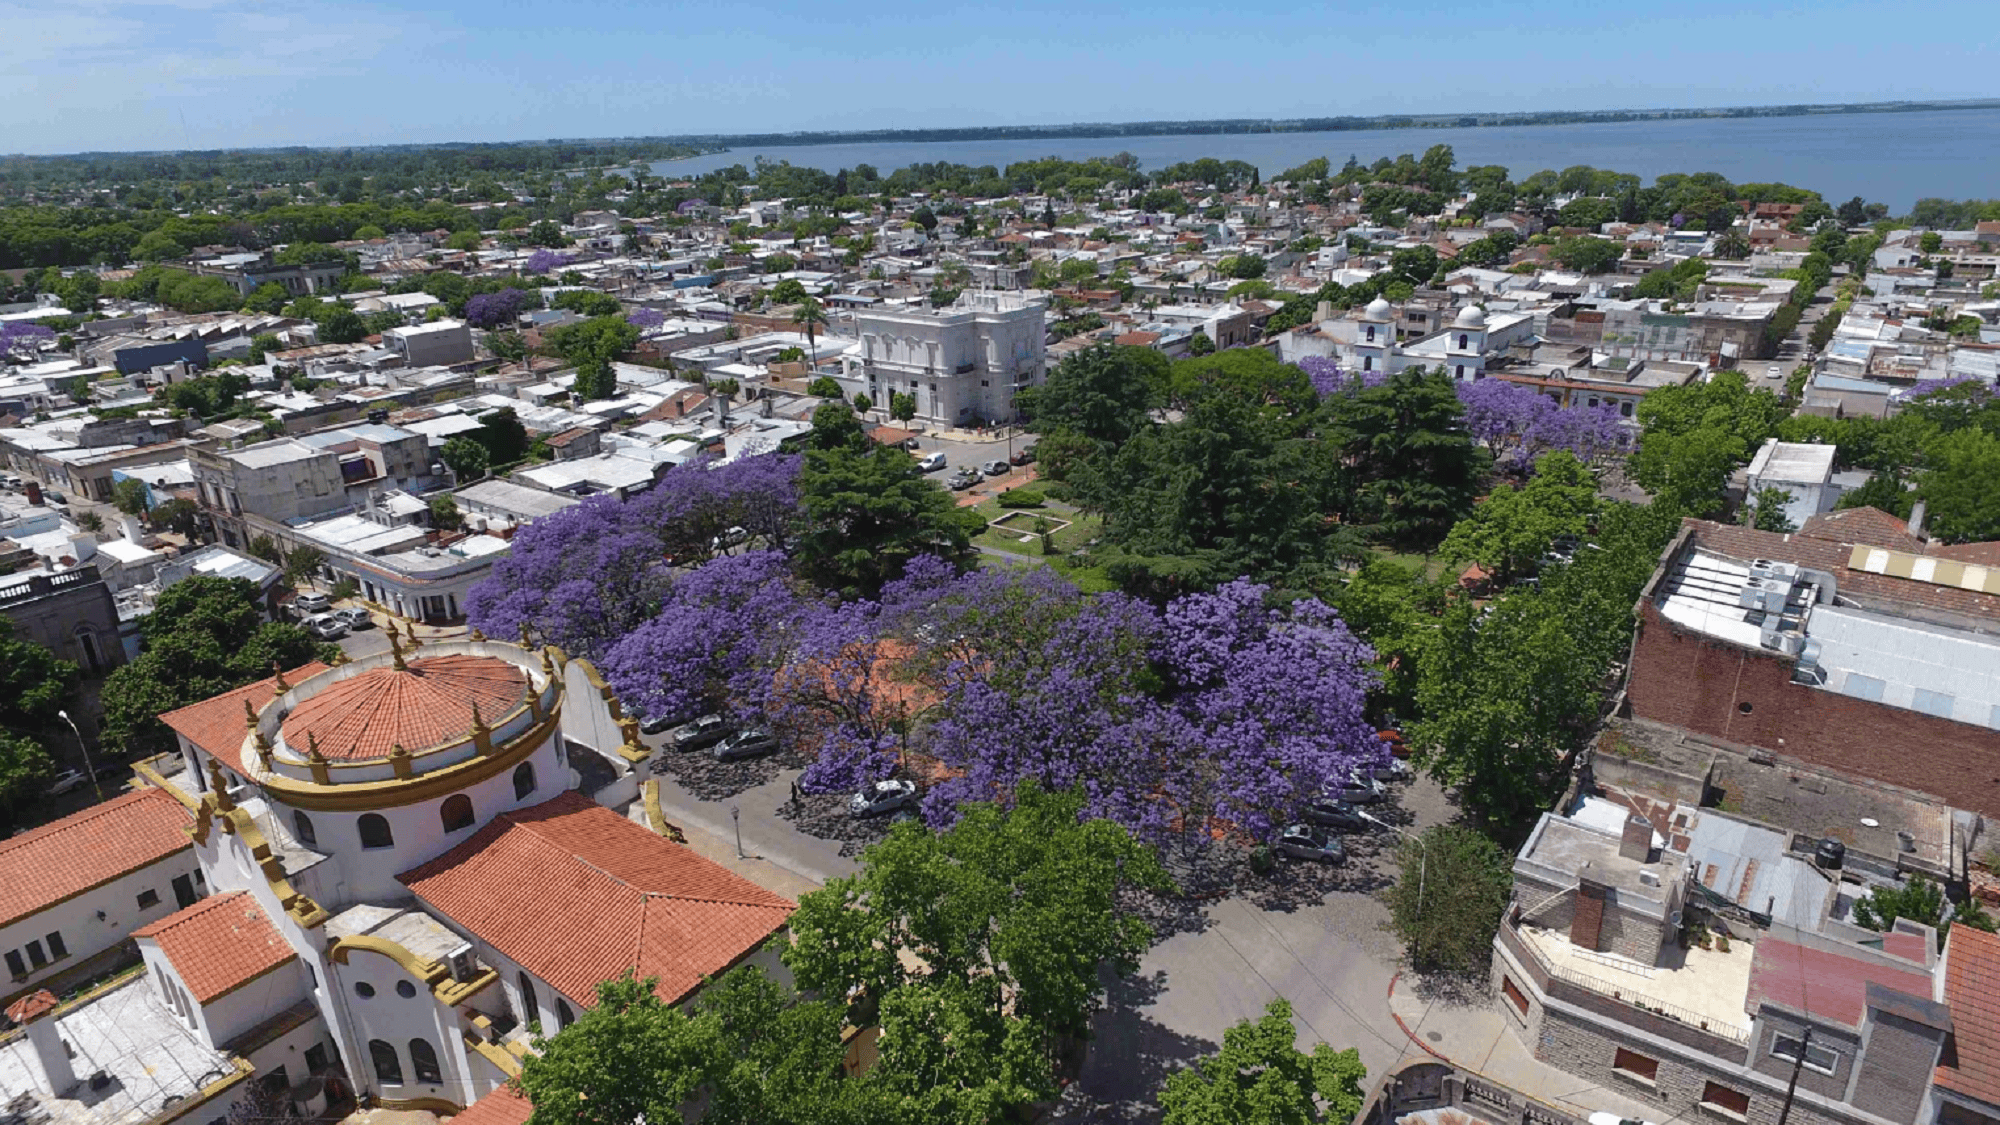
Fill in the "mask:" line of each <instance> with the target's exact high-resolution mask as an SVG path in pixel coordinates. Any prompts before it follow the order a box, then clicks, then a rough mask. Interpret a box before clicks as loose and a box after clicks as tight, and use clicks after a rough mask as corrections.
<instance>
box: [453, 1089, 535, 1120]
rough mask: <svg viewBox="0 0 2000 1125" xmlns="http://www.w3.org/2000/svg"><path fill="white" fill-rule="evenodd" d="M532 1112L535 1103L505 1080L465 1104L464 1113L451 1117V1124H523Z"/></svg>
mask: <svg viewBox="0 0 2000 1125" xmlns="http://www.w3.org/2000/svg"><path fill="white" fill-rule="evenodd" d="M534 1112H535V1103H533V1102H531V1101H529V1100H528V1099H527V1098H525V1097H523V1096H522V1095H521V1092H520V1091H519V1090H517V1089H515V1088H514V1084H513V1083H512V1082H506V1083H502V1084H501V1085H499V1086H495V1087H494V1088H493V1092H492V1093H490V1094H488V1095H486V1096H485V1097H483V1098H481V1099H479V1100H478V1101H476V1102H473V1103H472V1104H471V1105H469V1106H466V1107H465V1112H464V1113H461V1114H459V1115H458V1116H457V1117H454V1118H452V1119H451V1125H525V1122H526V1121H527V1120H528V1117H529V1115H531V1114H533V1113H534Z"/></svg>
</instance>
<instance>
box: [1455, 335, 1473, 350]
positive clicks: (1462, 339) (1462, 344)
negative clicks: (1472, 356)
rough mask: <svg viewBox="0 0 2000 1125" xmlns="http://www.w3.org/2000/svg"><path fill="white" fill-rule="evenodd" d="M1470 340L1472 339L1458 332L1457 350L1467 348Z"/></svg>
mask: <svg viewBox="0 0 2000 1125" xmlns="http://www.w3.org/2000/svg"><path fill="white" fill-rule="evenodd" d="M1471 339H1472V337H1470V336H1468V335H1466V334H1465V333H1463V332H1460V333H1459V334H1458V350H1459V351H1464V350H1465V349H1466V348H1467V347H1468V346H1469V342H1470V341H1471Z"/></svg>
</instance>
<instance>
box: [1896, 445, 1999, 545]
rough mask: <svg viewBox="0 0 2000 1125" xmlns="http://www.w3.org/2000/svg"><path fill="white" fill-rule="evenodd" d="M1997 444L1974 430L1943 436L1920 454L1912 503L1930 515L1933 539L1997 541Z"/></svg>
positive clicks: (1959, 541)
mask: <svg viewBox="0 0 2000 1125" xmlns="http://www.w3.org/2000/svg"><path fill="white" fill-rule="evenodd" d="M1995 481H2000V438H1995V437H1994V436H1993V434H1991V433H1989V432H1988V431H1986V430H1984V429H1980V428H1978V427H1976V426H1968V427H1966V428H1964V429H1960V430H1956V431H1953V432H1950V433H1946V434H1944V435H1942V436H1940V437H1938V438H1936V439H1934V440H1932V441H1931V442H1929V443H1928V444H1926V446H1925V448H1924V455H1923V467H1922V468H1921V469H1919V470H1918V472H1917V474H1916V484H1917V490H1916V498H1917V499H1919V500H1922V501H1923V502H1924V503H1925V505H1926V506H1927V507H1928V509H1929V515H1928V516H1927V517H1926V518H1927V520H1928V522H1929V525H1930V528H1931V533H1932V534H1933V535H1936V536H1938V537H1940V538H1943V539H1946V540H1949V541H1951V542H1954V543H1977V542H1985V541H1987V540H1991V539H2000V489H1996V488H1995V487H1994V482H1995Z"/></svg>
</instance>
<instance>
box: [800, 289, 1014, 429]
mask: <svg viewBox="0 0 2000 1125" xmlns="http://www.w3.org/2000/svg"><path fill="white" fill-rule="evenodd" d="M1045 307H1046V306H1045V304H1044V302H1043V300H1042V298H1041V297H1040V296H1038V295H1035V294H1032V293H1016V292H981V291H974V292H966V293H962V294H960V295H959V298H958V300H957V302H956V303H954V304H952V305H951V306H949V307H948V308H943V309H926V308H916V307H905V308H896V309H888V308H872V309H864V310H861V311H858V312H856V313H855V314H854V329H853V331H854V333H855V334H856V335H858V336H860V337H861V339H860V342H859V343H857V344H854V345H853V346H851V347H849V348H848V349H847V350H846V351H845V352H844V353H842V355H841V375H840V377H839V378H840V382H841V386H842V389H843V390H844V391H845V392H846V394H847V397H849V398H852V397H853V396H854V395H856V394H866V395H867V396H868V397H869V399H870V400H871V401H873V402H874V403H875V404H876V405H877V406H880V407H885V408H886V407H887V406H888V405H889V396H890V395H891V394H908V395H914V396H915V398H916V404H917V414H916V416H917V417H918V418H921V419H923V420H924V421H926V422H929V423H931V424H933V425H938V426H963V425H968V424H971V423H973V422H974V421H979V420H983V421H987V422H996V421H1004V420H1009V419H1012V418H1014V417H1015V416H1016V411H1015V407H1014V396H1015V395H1017V394H1019V393H1020V392H1021V391H1023V390H1026V389H1027V388H1029V387H1033V386H1037V385H1039V384H1040V383H1041V381H1042V378H1043V376H1044V375H1045V374H1046V372H1047V348H1046V339H1047V334H1046V331H1045V330H1044V327H1043V319H1044V318H1043V313H1044V310H1045Z"/></svg>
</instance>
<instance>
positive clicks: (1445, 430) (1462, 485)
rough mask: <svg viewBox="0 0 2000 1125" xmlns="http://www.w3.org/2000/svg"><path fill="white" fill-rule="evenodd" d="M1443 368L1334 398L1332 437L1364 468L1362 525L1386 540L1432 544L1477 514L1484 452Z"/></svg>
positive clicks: (1358, 505) (1414, 371)
mask: <svg viewBox="0 0 2000 1125" xmlns="http://www.w3.org/2000/svg"><path fill="white" fill-rule="evenodd" d="M1464 413H1465V411H1464V408H1463V407H1462V406H1461V405H1460V404H1459V401H1458V391H1457V388H1456V385H1455V384H1454V383H1453V382H1452V379H1451V376H1449V375H1447V374H1445V372H1444V369H1443V368H1436V369H1428V370H1427V369H1424V368H1419V367H1411V368H1405V369H1404V370H1402V371H1399V372H1397V373H1396V374H1394V375H1391V376H1389V378H1388V379H1387V380H1386V381H1384V382H1383V383H1381V384H1379V385H1377V386H1374V387H1368V388H1366V389H1363V390H1360V391H1357V392H1355V393H1353V394H1351V395H1340V396H1334V397H1333V398H1332V399H1331V400H1330V410H1329V415H1330V421H1331V423H1332V427H1331V428H1332V436H1334V437H1336V438H1337V439H1338V440H1339V441H1340V444H1341V445H1342V446H1343V447H1344V448H1345V450H1346V452H1347V455H1348V457H1349V458H1350V459H1351V460H1352V461H1353V462H1354V463H1355V464H1356V465H1357V466H1359V469H1360V480H1359V486H1360V487H1359V493H1358V495H1357V497H1356V502H1355V513H1354V514H1355V516H1356V517H1357V522H1361V523H1364V524H1366V525H1368V526H1370V527H1371V528H1372V529H1373V530H1374V531H1375V533H1376V534H1378V535H1380V536H1381V537H1382V538H1383V539H1385V540H1387V541H1389V542H1392V543H1398V544H1406V545H1416V546H1428V545H1430V544H1433V543H1436V542H1438V541H1439V540H1441V539H1442V538H1443V537H1444V535H1445V533H1446V532H1448V531H1449V530H1450V529H1451V526H1452V524H1454V523H1456V522H1457V521H1458V519H1459V518H1460V517H1462V516H1464V515H1465V514H1467V513H1468V512H1470V511H1471V509H1472V497H1473V493H1474V491H1475V490H1476V489H1477V488H1478V485H1479V481H1480V479H1481V477H1483V476H1484V474H1485V471H1486V467H1487V463H1488V462H1487V459H1486V455H1485V453H1484V452H1483V451H1482V450H1481V449H1480V448H1479V447H1478V445H1477V444H1476V443H1475V442H1474V441H1473V440H1472V438H1471V437H1470V436H1469V435H1467V433H1466V432H1465V426H1464V423H1463V418H1464Z"/></svg>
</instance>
